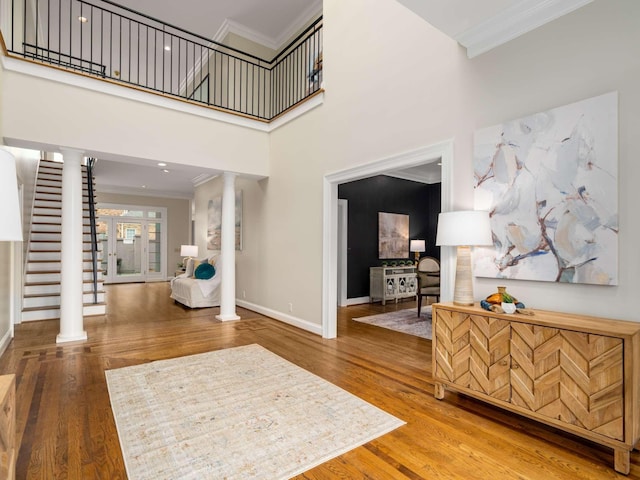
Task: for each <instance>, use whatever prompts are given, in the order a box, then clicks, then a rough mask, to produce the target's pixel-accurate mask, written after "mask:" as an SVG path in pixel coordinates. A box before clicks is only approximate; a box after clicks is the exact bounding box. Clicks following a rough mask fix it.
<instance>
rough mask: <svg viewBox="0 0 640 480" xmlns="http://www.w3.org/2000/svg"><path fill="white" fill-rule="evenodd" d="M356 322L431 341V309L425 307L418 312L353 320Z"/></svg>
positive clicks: (392, 313)
mask: <svg viewBox="0 0 640 480" xmlns="http://www.w3.org/2000/svg"><path fill="white" fill-rule="evenodd" d="M353 320H355V321H356V322H362V323H368V324H370V325H375V326H377V327H382V328H388V329H389V330H395V331H397V332H402V333H408V334H409V335H415V336H416V337H422V338H426V339H429V340H430V339H431V307H430V306H427V307H424V308H422V310H421V311H420V318H418V310H417V309H415V308H408V309H406V310H397V311H395V312H387V313H380V314H378V315H370V316H368V317H360V318H354V319H353Z"/></svg>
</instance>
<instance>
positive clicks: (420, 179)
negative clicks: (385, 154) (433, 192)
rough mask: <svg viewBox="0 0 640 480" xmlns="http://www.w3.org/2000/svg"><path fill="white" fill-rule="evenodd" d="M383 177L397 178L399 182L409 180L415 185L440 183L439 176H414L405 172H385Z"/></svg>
mask: <svg viewBox="0 0 640 480" xmlns="http://www.w3.org/2000/svg"><path fill="white" fill-rule="evenodd" d="M384 175H386V176H387V177H393V178H399V179H401V180H410V181H412V182H417V183H426V184H428V185H432V184H434V183H440V182H441V181H442V179H441V175H416V174H413V173H407V172H395V171H394V172H387V173H385V174H384Z"/></svg>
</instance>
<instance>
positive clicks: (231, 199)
mask: <svg viewBox="0 0 640 480" xmlns="http://www.w3.org/2000/svg"><path fill="white" fill-rule="evenodd" d="M221 230H222V231H221V238H220V249H221V252H220V257H221V262H222V265H221V269H222V271H221V272H220V273H221V275H222V282H221V285H220V315H216V318H217V319H218V320H223V321H224V320H238V319H239V318H240V317H239V316H238V315H236V174H235V173H229V172H225V173H224V189H223V191H222V228H221Z"/></svg>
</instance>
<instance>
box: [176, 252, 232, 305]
mask: <svg viewBox="0 0 640 480" xmlns="http://www.w3.org/2000/svg"><path fill="white" fill-rule="evenodd" d="M189 261H190V262H193V260H192V259H190V260H189ZM204 261H207V260H204ZM193 271H194V267H193V263H192V264H191V265H189V263H187V268H186V272H185V273H183V274H181V275H178V276H177V277H175V278H174V279H172V280H171V298H173V299H174V300H175V301H176V302H180V303H181V304H183V305H185V306H187V307H189V308H203V307H218V306H220V269H219V268H216V272H215V275H214V276H213V277H212V278H210V279H208V280H198V279H196V278H193V276H192V275H193Z"/></svg>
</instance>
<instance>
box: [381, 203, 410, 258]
mask: <svg viewBox="0 0 640 480" xmlns="http://www.w3.org/2000/svg"><path fill="white" fill-rule="evenodd" d="M408 256H409V215H402V214H399V213H384V212H378V258H407V257H408Z"/></svg>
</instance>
